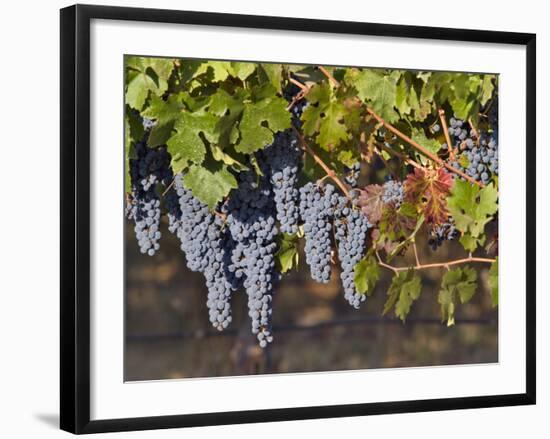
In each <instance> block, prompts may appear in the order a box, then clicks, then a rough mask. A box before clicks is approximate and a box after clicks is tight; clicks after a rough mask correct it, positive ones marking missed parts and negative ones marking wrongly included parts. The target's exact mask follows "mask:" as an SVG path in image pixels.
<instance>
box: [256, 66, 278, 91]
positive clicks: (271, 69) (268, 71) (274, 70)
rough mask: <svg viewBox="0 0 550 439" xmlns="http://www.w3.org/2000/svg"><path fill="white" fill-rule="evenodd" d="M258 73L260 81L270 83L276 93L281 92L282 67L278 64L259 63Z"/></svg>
mask: <svg viewBox="0 0 550 439" xmlns="http://www.w3.org/2000/svg"><path fill="white" fill-rule="evenodd" d="M258 74H259V76H260V78H261V80H262V82H268V83H270V84H271V85H272V86H273V87H274V88H275V90H276V91H277V93H281V91H282V89H281V82H282V80H283V67H282V66H281V65H280V64H267V63H262V64H260V68H259V69H258Z"/></svg>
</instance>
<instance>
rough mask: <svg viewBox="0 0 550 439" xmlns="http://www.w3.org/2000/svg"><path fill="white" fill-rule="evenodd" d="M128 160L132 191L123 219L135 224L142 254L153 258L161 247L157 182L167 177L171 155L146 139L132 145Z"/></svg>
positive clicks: (164, 148)
mask: <svg viewBox="0 0 550 439" xmlns="http://www.w3.org/2000/svg"><path fill="white" fill-rule="evenodd" d="M134 150H135V158H132V159H130V162H129V164H130V169H129V171H130V179H131V184H132V192H131V194H130V197H129V201H128V204H127V206H126V216H127V217H128V219H131V220H133V221H134V232H135V234H136V238H137V240H138V244H139V248H140V251H141V253H144V254H147V255H149V256H153V255H154V254H155V253H156V251H157V250H158V249H159V248H160V244H159V240H160V238H161V232H160V230H159V225H160V215H161V211H160V197H159V195H158V194H157V191H156V189H157V183H160V182H162V181H164V180H165V179H166V178H169V174H170V172H171V171H169V169H170V154H169V153H168V152H167V150H166V147H158V148H149V147H148V146H147V143H146V142H145V140H143V141H141V142H137V143H136V145H135V148H134Z"/></svg>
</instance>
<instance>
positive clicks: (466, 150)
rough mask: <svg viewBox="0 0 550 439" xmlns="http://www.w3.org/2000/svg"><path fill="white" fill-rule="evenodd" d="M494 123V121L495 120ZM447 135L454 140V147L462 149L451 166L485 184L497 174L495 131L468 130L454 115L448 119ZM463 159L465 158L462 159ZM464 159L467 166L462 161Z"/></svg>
mask: <svg viewBox="0 0 550 439" xmlns="http://www.w3.org/2000/svg"><path fill="white" fill-rule="evenodd" d="M495 123H496V122H495ZM450 125H451V126H450V127H449V135H450V136H452V139H453V140H454V142H455V145H454V147H455V149H457V150H459V151H462V153H461V154H460V157H459V158H458V160H456V161H455V162H453V163H451V166H453V167H456V168H458V169H461V170H462V171H464V172H465V173H466V174H467V175H469V176H470V177H472V178H473V179H474V180H476V181H480V182H482V183H483V184H487V183H488V182H489V180H490V179H491V175H498V143H497V135H498V134H497V131H493V133H490V134H489V133H487V132H480V133H476V131H475V130H473V129H470V130H468V125H467V124H466V123H465V122H464V121H462V120H460V119H455V118H454V117H453V118H451V119H450ZM464 159H465V160H464ZM464 161H466V162H467V166H466V167H463V166H462V163H463V162H464Z"/></svg>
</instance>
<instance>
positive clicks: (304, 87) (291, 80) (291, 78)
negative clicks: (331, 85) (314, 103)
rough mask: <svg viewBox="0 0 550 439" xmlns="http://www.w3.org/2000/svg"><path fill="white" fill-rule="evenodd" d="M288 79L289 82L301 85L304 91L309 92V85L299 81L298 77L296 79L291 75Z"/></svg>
mask: <svg viewBox="0 0 550 439" xmlns="http://www.w3.org/2000/svg"><path fill="white" fill-rule="evenodd" d="M288 80H289V82H292V83H293V84H294V85H296V86H297V87H299V88H300V89H301V90H302V91H303V92H304V93H307V92H309V89H310V88H309V87H308V86H307V85H305V84H302V83H301V82H300V81H297V80H296V79H294V78H293V77H291V76H289V77H288Z"/></svg>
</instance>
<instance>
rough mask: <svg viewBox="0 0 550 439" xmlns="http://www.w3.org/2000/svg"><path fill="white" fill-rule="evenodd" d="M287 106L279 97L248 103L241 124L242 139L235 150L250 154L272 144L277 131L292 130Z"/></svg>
mask: <svg viewBox="0 0 550 439" xmlns="http://www.w3.org/2000/svg"><path fill="white" fill-rule="evenodd" d="M287 105H288V103H287V102H286V101H285V100H284V99H283V98H279V97H272V98H267V99H263V100H261V101H259V102H251V103H246V104H245V106H244V110H243V116H242V119H241V121H240V123H239V131H240V133H241V138H240V141H239V143H237V145H236V146H235V149H236V150H237V151H238V152H243V153H248V154H250V153H252V152H254V151H257V150H259V149H262V148H264V147H265V146H266V145H269V144H271V143H272V142H273V134H274V133H276V132H277V131H282V130H285V129H287V128H290V113H289V112H288V111H286V106H287ZM266 124H267V127H266V126H265V125H266Z"/></svg>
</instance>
